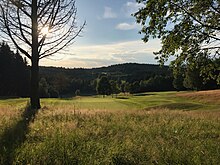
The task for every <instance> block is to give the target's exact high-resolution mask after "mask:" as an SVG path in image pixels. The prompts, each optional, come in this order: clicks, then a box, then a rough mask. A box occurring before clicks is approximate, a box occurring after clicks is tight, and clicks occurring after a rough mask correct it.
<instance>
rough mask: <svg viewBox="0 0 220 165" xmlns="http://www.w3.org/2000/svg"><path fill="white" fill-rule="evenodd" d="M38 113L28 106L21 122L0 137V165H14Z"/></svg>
mask: <svg viewBox="0 0 220 165" xmlns="http://www.w3.org/2000/svg"><path fill="white" fill-rule="evenodd" d="M37 112H38V110H33V109H31V108H30V106H29V105H27V106H26V108H25V110H24V112H23V114H22V118H21V120H19V121H18V122H17V123H16V124H15V125H12V126H11V127H9V128H7V129H6V130H5V131H4V133H3V134H2V136H1V137H0V164H4V165H10V164H13V160H14V156H15V151H16V149H17V148H19V147H20V146H21V145H22V144H23V143H24V142H25V140H26V134H27V133H28V131H29V124H30V123H31V122H33V121H34V119H35V116H36V114H37Z"/></svg>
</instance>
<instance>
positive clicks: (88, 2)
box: [40, 0, 161, 68]
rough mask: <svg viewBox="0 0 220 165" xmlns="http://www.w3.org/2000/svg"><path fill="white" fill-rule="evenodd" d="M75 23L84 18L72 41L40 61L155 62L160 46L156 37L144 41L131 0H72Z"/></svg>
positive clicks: (51, 63) (52, 63)
mask: <svg viewBox="0 0 220 165" xmlns="http://www.w3.org/2000/svg"><path fill="white" fill-rule="evenodd" d="M76 7H77V19H78V21H77V23H78V26H80V25H82V23H83V22H84V21H86V26H85V28H84V30H83V32H82V33H81V36H80V37H78V38H76V40H75V43H74V44H73V45H72V46H71V47H68V48H67V49H65V50H64V51H62V52H61V53H60V54H56V55H54V56H52V57H49V58H47V59H42V60H41V62H40V65H44V66H57V67H67V68H79V67H80V68H94V67H101V66H109V65H114V64H119V63H129V62H135V63H147V64H157V61H156V60H155V59H154V55H153V52H155V51H158V50H159V49H160V47H161V45H160V41H159V40H157V39H154V40H150V41H149V42H148V43H144V42H143V41H142V40H141V38H142V37H143V34H142V35H141V34H139V33H138V32H139V31H140V29H141V27H140V25H138V24H136V22H135V18H134V17H132V16H131V14H132V13H135V12H136V11H138V9H139V8H140V7H141V5H140V4H137V3H136V1H135V0H76Z"/></svg>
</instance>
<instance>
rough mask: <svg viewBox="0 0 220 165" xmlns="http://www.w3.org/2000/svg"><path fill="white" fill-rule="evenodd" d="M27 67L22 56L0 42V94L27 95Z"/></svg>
mask: <svg viewBox="0 0 220 165" xmlns="http://www.w3.org/2000/svg"><path fill="white" fill-rule="evenodd" d="M28 93H29V69H28V66H27V62H26V60H25V59H23V58H22V56H21V55H20V54H19V53H18V52H16V53H14V52H13V51H11V49H10V47H9V46H8V45H7V44H6V43H4V42H3V43H0V96H22V97H25V96H28Z"/></svg>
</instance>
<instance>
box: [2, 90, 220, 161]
mask: <svg viewBox="0 0 220 165" xmlns="http://www.w3.org/2000/svg"><path fill="white" fill-rule="evenodd" d="M184 93H185V92H183V93H176V92H155V93H143V94H138V95H134V96H126V95H120V96H118V98H111V97H105V98H102V97H101V96H93V97H77V98H69V99H42V109H41V110H39V111H38V112H37V113H36V114H35V112H31V111H29V110H28V107H27V108H25V106H26V104H27V101H28V100H27V99H4V100H0V146H1V148H0V164H2V165H3V164H33V165H35V164H85V165H87V164H104V165H105V164H118V165H121V164H122V165H123V164H130V165H132V164H134V165H136V164H143V165H145V164H187V165H188V164H216V165H217V164H219V162H220V157H219V155H220V102H219V101H216V99H214V98H216V94H213V93H211V94H209V95H207V96H208V97H209V100H211V101H209V102H205V101H204V99H201V97H199V96H198V97H197V95H196V97H193V98H192V97H191V96H190V97H188V96H187V97H185V96H184V97H183V96H179V94H184ZM218 93H220V91H217V94H218ZM217 96H218V95H217ZM212 97H213V101H212ZM25 109H26V110H27V111H25ZM26 112H28V113H26Z"/></svg>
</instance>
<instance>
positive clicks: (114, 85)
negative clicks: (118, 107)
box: [110, 80, 121, 97]
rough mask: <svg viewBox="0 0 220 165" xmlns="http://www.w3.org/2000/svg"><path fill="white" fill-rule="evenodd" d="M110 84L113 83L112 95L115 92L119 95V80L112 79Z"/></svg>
mask: <svg viewBox="0 0 220 165" xmlns="http://www.w3.org/2000/svg"><path fill="white" fill-rule="evenodd" d="M110 85H111V91H112V97H113V94H115V95H116V97H117V94H119V93H120V92H121V91H120V88H119V85H118V83H117V81H114V80H111V81H110Z"/></svg>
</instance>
